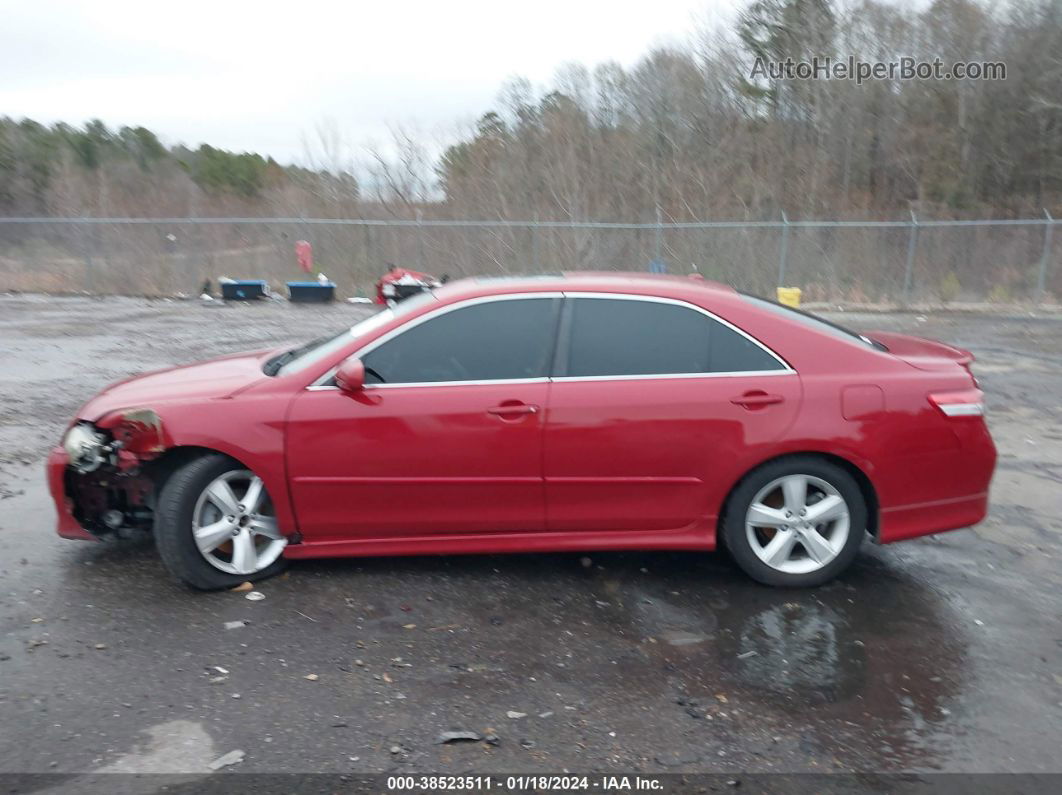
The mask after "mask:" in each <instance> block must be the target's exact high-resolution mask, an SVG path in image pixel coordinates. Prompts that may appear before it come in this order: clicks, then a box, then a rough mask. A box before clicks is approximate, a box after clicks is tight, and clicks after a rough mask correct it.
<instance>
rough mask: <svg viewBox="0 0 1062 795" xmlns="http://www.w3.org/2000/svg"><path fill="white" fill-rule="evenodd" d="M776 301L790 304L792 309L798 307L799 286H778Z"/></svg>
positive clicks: (786, 304)
mask: <svg viewBox="0 0 1062 795" xmlns="http://www.w3.org/2000/svg"><path fill="white" fill-rule="evenodd" d="M778 303H780V304H783V305H785V306H791V307H793V309H799V308H800V288H799V287H779V288H778Z"/></svg>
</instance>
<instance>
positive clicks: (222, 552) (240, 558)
mask: <svg viewBox="0 0 1062 795" xmlns="http://www.w3.org/2000/svg"><path fill="white" fill-rule="evenodd" d="M192 537H193V538H194V539H195V545H196V547H197V548H198V549H199V553H200V554H201V555H202V556H203V557H204V558H205V559H206V561H207V562H208V563H209V564H210V565H211V566H213V567H214V568H216V569H219V570H221V571H223V572H226V573H228V574H256V573H257V572H260V571H262V570H263V569H265V568H268V567H269V566H271V565H272V564H273V563H274V562H276V560H277V558H279V557H280V553H281V552H283V551H284V547H285V546H287V543H288V540H287V539H286V538H285V537H284V536H283V535H281V533H280V529H279V527H278V526H277V519H276V514H275V511H274V510H273V502H272V500H270V498H269V494H268V493H267V492H266V489H265V485H264V484H263V483H262V479H261V478H260V477H258V476H257V475H255V474H254V473H253V472H250V471H248V470H246V469H238V470H232V471H230V472H225V473H223V474H221V475H219V476H218V477H217V478H215V479H214V480H212V481H211V482H210V484H209V485H208V486H207V487H206V488H205V489H203V492H202V494H200V495H199V499H198V500H197V501H196V504H195V510H194V512H193V514H192Z"/></svg>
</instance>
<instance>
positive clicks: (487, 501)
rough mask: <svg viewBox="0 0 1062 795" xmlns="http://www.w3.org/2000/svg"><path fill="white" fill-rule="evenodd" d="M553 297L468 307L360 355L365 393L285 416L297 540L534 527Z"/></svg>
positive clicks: (538, 516) (538, 523) (432, 317)
mask: <svg viewBox="0 0 1062 795" xmlns="http://www.w3.org/2000/svg"><path fill="white" fill-rule="evenodd" d="M559 307H560V298H559V296H549V295H546V296H542V295H529V296H505V297H492V298H491V299H489V300H483V299H478V300H474V301H469V302H464V303H461V304H457V305H454V306H452V307H445V308H443V309H441V310H439V311H438V312H435V313H431V314H429V315H427V316H424V317H422V318H417V319H415V320H413V321H411V322H410V323H409V324H407V325H406V326H403V327H402V328H401V329H399V330H398V331H397V332H396V333H393V334H391V335H387V338H385V339H383V340H382V341H379V342H376V343H371V344H370V346H369V347H368V348H366V349H364V350H363V351H361V352H359V354H358V355H359V356H360V358H361V360H362V362H363V363H364V365H365V372H366V386H365V388H364V389H363V390H361V391H360V392H357V393H354V394H349V393H346V392H343V391H340V390H339V389H337V388H327V387H325V388H322V387H311V388H310V389H308V390H306V391H305V392H303V393H302V394H300V395H299V396H298V397H297V398H296V399H295V401H294V403H293V406H292V409H291V413H290V416H289V419H288V451H287V456H288V476H289V479H290V481H291V484H292V495H293V499H294V503H295V511H296V514H297V516H298V521H299V526H300V528H301V529H302V532H303V535H304V536H305V537H306V539H307V540H314V541H328V540H342V539H350V538H366V539H368V538H389V537H390V538H394V537H399V536H409V535H423V534H431V533H436V534H437V533H457V534H460V533H483V532H513V531H536V530H542V529H543V528H544V523H545V503H544V494H543V482H542V431H543V425H542V423H543V419H542V418H543V416H544V412H543V408H544V407H545V405H546V397H547V393H548V391H549V380H548V378H547V374H548V372H547V371H548V367H549V362H550V360H551V358H552V355H553V342H554V338H555V332H556V318H557V315H558V312H559Z"/></svg>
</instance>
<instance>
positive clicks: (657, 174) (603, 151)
mask: <svg viewBox="0 0 1062 795" xmlns="http://www.w3.org/2000/svg"><path fill="white" fill-rule="evenodd" d="M814 56H818V57H819V58H823V57H832V58H834V59H835V60H841V59H846V58H848V57H849V56H853V57H855V58H856V59H860V60H863V61H867V62H873V61H879V60H880V61H894V60H897V59H899V58H900V57H901V56H912V57H914V58H915V59H917V60H922V61H933V60H934V59H937V58H939V59H940V60H941V61H942V62H943V64H944V66H945V68H950V67H951V65H952V63H953V62H960V61H961V62H971V61H976V62H1001V63H1003V64H1004V65H1005V68H1006V79H1005V80H997V81H975V80H908V81H904V80H900V79H891V80H877V81H870V82H865V83H863V84H862V85H857V84H856V82H855V81H842V80H810V81H809V80H804V81H801V80H774V81H772V80H769V79H763V78H760V77H752V76H751V74H752V68H753V66H754V64H755V62H756V59H757V58H762V59H764V61H784V60H785V59H787V58H792V59H793V60H794V61H804V60H810V59H811V58H812V57H814ZM397 165H400V164H397ZM398 171H400V169H399V168H396V172H398ZM437 174H438V179H439V184H440V186H441V188H442V190H443V192H444V194H445V198H446V204H447V210H448V212H450V213H452V214H453V215H454V216H455V217H483V216H495V215H501V216H507V217H512V218H516V217H524V218H529V217H533V216H535V215H537V216H539V217H542V218H561V219H576V220H583V219H624V220H627V219H641V220H652V218H653V216H654V214H655V212H656V208H657V207H660V208H661V209H662V211H663V213H664V216H665V220H668V219H674V220H692V219H705V218H708V219H710V218H719V217H723V218H733V217H754V218H759V217H772V218H777V217H779V214H780V213H781V212H782V211H786V212H788V213H789V215H790V216H791V217H798V216H799V217H805V218H814V217H820V218H822V217H841V216H854V217H874V216H883V215H887V216H891V217H896V216H897V215H900V216H902V215H905V214H906V212H907V211H908V210H909V209H914V210H919V211H921V212H923V213H927V214H935V215H941V216H957V215H959V216H961V215H967V216H981V217H984V216H991V215H1012V214H1027V215H1029V214H1031V215H1039V214H1040V213H1041V208H1042V207H1044V206H1057V204H1058V202H1059V198H1060V194H1062V2H1060V0H1016V2H1011V3H1008V4H1005V5H1003V4H999V3H988V2H977V1H976V0H937V1H936V2H933V3H931V4H930V5H928V6H927V7H924V10H921V11H915V10H913V9H912V8H911V7H910V6H898V5H894V4H892V3H885V2H875V1H874V0H862V1H861V2H854V3H849V4H841V3H837V2H830V1H829V0H755V1H754V2H752V3H751V4H749V5H747V6H746V7H745V9H744V10H743V11H742V12H741V13H740V15H739V16H738V17H737V20H736V23H735V24H734V26H733V27H731V28H729V29H725V30H720V29H711V28H705V29H703V30H701V31H698V33H697V34H696V35H695V36H694V37H693V38H692V40H691V43H690V44H689V45H687V46H675V47H663V48H658V49H654V50H653V51H651V52H649V53H648V54H647V55H646V56H645V57H644V58H643V59H642V60H641V61H640V62H639V63H637V64H636V65H634V66H633V67H632V68H629V69H625V68H623V67H622V66H620V65H618V64H615V63H604V64H601V65H599V66H597V67H596V68H594V69H593V70H590V69H587V68H586V67H584V66H581V65H569V66H566V67H564V68H563V69H562V70H560V72H559V73H558V75H557V78H556V81H555V84H554V85H553V86H552V88H551V90H549V91H548V92H547V93H545V94H544V95H536V93H535V92H534V91H533V90H532V87H531V85H530V84H529V83H528V82H527V81H524V80H519V79H518V80H514V81H511V82H510V83H509V84H508V85H507V86H506V87H505V89H504V91H503V92H502V95H501V98H500V100H499V104H498V107H497V108H495V109H494V110H493V111H491V112H489V113H487V114H485V115H483V117H482V118H481V119H479V121H478V124H476V126H475V129H474V130H472V131H470V133H469V134H468V135H467V136H465V137H464V139H463V140H461V141H460V142H459V143H457V144H455V145H453V146H451V147H449V148H448V149H447V150H446V152H445V154H444V155H443V157H442V159H441V162H439V164H438V168H437ZM401 187H402V185H401V183H399V188H401ZM411 187H417V186H416V185H412V186H411ZM392 192H393V191H392Z"/></svg>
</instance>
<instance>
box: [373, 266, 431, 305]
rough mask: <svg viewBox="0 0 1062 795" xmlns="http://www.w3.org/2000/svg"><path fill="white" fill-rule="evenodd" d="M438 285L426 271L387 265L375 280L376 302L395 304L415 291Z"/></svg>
mask: <svg viewBox="0 0 1062 795" xmlns="http://www.w3.org/2000/svg"><path fill="white" fill-rule="evenodd" d="M438 286H439V280H438V279H436V278H435V277H434V276H429V275H428V274H426V273H420V272H419V271H413V270H409V269H408V268H399V267H398V266H397V265H388V266H387V273H385V274H384V275H383V276H381V277H380V280H379V281H377V282H376V303H378V304H382V305H385V306H386V305H389V304H396V303H398V302H399V301H403V300H405V299H406V298H409V297H410V296H414V295H416V294H417V293H423V292H425V291H427V290H430V289H432V288H433V287H438Z"/></svg>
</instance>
